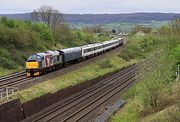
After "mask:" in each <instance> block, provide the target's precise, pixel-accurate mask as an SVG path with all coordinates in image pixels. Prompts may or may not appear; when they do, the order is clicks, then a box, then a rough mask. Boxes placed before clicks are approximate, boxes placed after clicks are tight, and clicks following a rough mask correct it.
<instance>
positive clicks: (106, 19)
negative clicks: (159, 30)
mask: <svg viewBox="0 0 180 122" xmlns="http://www.w3.org/2000/svg"><path fill="white" fill-rule="evenodd" d="M0 16H7V17H8V18H10V19H20V20H32V18H31V13H26V14H4V15H2V14H0ZM177 16H179V17H180V14H175V13H131V14H65V15H64V17H65V20H66V21H67V22H71V23H86V24H108V23H120V22H131V23H141V22H152V21H168V20H172V19H173V18H174V17H177Z"/></svg>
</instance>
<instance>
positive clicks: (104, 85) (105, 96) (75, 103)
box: [27, 57, 156, 122]
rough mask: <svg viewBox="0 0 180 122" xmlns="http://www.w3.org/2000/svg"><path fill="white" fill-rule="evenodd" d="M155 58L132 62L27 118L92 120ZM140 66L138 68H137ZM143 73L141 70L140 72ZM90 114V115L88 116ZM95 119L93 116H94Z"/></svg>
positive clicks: (35, 121)
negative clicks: (68, 97)
mask: <svg viewBox="0 0 180 122" xmlns="http://www.w3.org/2000/svg"><path fill="white" fill-rule="evenodd" d="M155 58H156V57H155ZM155 62H156V60H147V61H146V62H144V61H143V62H142V63H140V64H134V65H132V66H129V67H127V68H126V69H124V70H122V71H120V72H119V73H116V74H114V75H112V76H111V77H108V78H106V79H105V80H103V81H102V82H99V83H97V84H96V85H94V86H93V87H89V88H88V89H86V90H83V91H82V92H80V93H78V94H77V95H75V96H74V97H72V98H70V99H67V100H66V101H64V102H62V104H60V105H59V106H57V107H55V108H54V109H51V110H50V111H48V112H47V111H46V113H45V114H41V115H38V116H35V117H34V118H31V119H27V121H31V122H55V121H58V122H66V121H67V122H72V121H73V122H76V121H82V122H84V121H87V120H88V121H94V120H93V118H94V117H92V115H93V114H95V113H96V112H95V111H98V109H101V108H100V107H99V106H102V105H103V104H107V103H106V102H108V101H109V100H110V99H113V97H114V96H116V95H117V94H120V93H122V91H123V90H124V89H126V88H127V87H128V86H129V85H131V84H132V83H133V82H135V78H138V77H135V75H136V71H137V70H139V71H138V72H140V73H141V72H142V71H141V68H140V67H142V66H146V65H145V64H146V63H148V65H149V66H148V67H151V65H152V66H153V64H154V63H155ZM139 68H140V69H139ZM142 73H143V72H142ZM93 111H94V113H93ZM90 116H91V117H90ZM94 119H95V118H94Z"/></svg>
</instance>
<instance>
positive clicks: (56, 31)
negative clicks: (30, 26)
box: [32, 6, 70, 46]
mask: <svg viewBox="0 0 180 122" xmlns="http://www.w3.org/2000/svg"><path fill="white" fill-rule="evenodd" d="M32 18H33V19H34V20H35V21H38V22H44V23H45V24H47V25H48V27H50V29H51V31H52V32H53V35H54V38H55V46H56V45H57V42H58V41H62V38H60V36H62V35H61V34H63V35H64V34H65V33H67V32H69V31H70V29H69V27H68V26H67V25H66V24H65V23H64V17H63V14H62V13H60V12H59V11H58V10H57V9H54V8H52V7H51V6H41V7H40V8H39V9H37V10H34V12H33V13H32ZM66 36H67V35H66Z"/></svg>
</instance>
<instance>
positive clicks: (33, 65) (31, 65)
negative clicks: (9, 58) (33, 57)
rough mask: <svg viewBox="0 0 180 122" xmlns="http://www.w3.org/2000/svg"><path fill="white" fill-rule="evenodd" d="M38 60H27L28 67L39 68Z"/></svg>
mask: <svg viewBox="0 0 180 122" xmlns="http://www.w3.org/2000/svg"><path fill="white" fill-rule="evenodd" d="M37 68H38V62H26V69H37Z"/></svg>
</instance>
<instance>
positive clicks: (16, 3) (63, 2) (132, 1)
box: [0, 0, 180, 13]
mask: <svg viewBox="0 0 180 122" xmlns="http://www.w3.org/2000/svg"><path fill="white" fill-rule="evenodd" d="M0 5H1V7H0V13H22V12H23V13H26V12H31V11H33V10H34V9H37V8H39V7H40V6H42V5H50V6H52V7H54V8H56V9H58V10H60V11H61V12H63V13H132V12H176V13H179V12H180V7H179V5H180V1H179V0H8V1H7V0H0Z"/></svg>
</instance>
